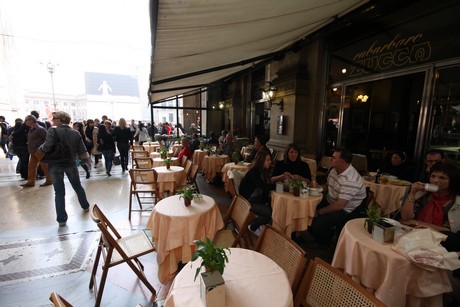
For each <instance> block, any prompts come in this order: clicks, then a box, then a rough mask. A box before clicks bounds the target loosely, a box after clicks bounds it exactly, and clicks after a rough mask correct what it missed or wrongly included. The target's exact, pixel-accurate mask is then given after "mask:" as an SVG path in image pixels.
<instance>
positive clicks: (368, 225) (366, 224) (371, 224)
mask: <svg viewBox="0 0 460 307" xmlns="http://www.w3.org/2000/svg"><path fill="white" fill-rule="evenodd" d="M364 228H366V229H367V232H368V233H370V234H372V229H373V228H374V222H373V221H371V220H368V219H366V220H365V221H364Z"/></svg>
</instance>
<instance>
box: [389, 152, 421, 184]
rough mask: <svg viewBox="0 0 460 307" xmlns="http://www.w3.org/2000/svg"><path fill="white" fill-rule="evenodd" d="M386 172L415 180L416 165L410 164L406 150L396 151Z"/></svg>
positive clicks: (400, 177) (408, 179)
mask: <svg viewBox="0 0 460 307" xmlns="http://www.w3.org/2000/svg"><path fill="white" fill-rule="evenodd" d="M384 173H388V174H390V175H393V176H396V177H398V179H402V180H407V181H410V182H412V181H414V173H415V170H414V167H413V166H412V165H410V162H409V161H408V160H407V156H406V153H405V152H404V151H395V152H393V154H392V155H391V160H390V163H389V164H388V165H386V167H385V169H384Z"/></svg>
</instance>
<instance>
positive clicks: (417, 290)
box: [332, 219, 452, 306]
mask: <svg viewBox="0 0 460 307" xmlns="http://www.w3.org/2000/svg"><path fill="white" fill-rule="evenodd" d="M364 220H365V219H354V220H351V221H349V222H348V223H347V224H346V225H345V226H344V228H343V230H342V232H341V233H340V237H339V241H338V242H337V247H336V249H335V254H334V259H333V260H332V266H334V267H336V268H340V269H344V271H345V273H347V274H348V275H351V276H352V277H353V279H354V280H356V281H357V282H360V283H361V284H362V285H363V286H364V287H366V288H368V289H369V290H370V291H372V292H374V295H375V296H376V297H377V298H378V299H379V300H381V301H382V302H383V303H385V304H386V305H388V306H419V305H420V304H421V303H422V302H423V305H425V304H426V305H425V306H442V293H445V292H450V291H452V288H451V285H450V281H449V278H448V276H447V272H446V271H445V270H439V269H437V270H435V271H434V272H430V271H427V270H425V269H422V268H421V267H419V266H417V265H415V264H413V263H412V262H410V261H409V260H408V259H407V258H406V257H404V256H402V255H400V254H399V253H397V252H396V251H394V250H393V249H392V248H391V245H389V244H381V243H379V242H377V241H375V240H374V239H372V237H371V235H370V234H369V233H368V232H367V230H366V229H364Z"/></svg>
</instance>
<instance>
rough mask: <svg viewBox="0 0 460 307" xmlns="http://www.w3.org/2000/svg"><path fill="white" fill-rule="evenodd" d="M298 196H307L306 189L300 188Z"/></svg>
mask: <svg viewBox="0 0 460 307" xmlns="http://www.w3.org/2000/svg"><path fill="white" fill-rule="evenodd" d="M300 197H301V198H307V197H308V189H301V190H300Z"/></svg>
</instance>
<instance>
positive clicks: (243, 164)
mask: <svg viewBox="0 0 460 307" xmlns="http://www.w3.org/2000/svg"><path fill="white" fill-rule="evenodd" d="M249 164H250V163H247V162H240V163H238V164H235V162H229V163H226V164H225V165H224V166H223V167H222V182H223V183H224V187H225V191H227V192H228V189H227V182H228V179H229V178H228V172H229V171H234V170H238V171H241V172H246V171H247V170H248V168H249Z"/></svg>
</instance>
